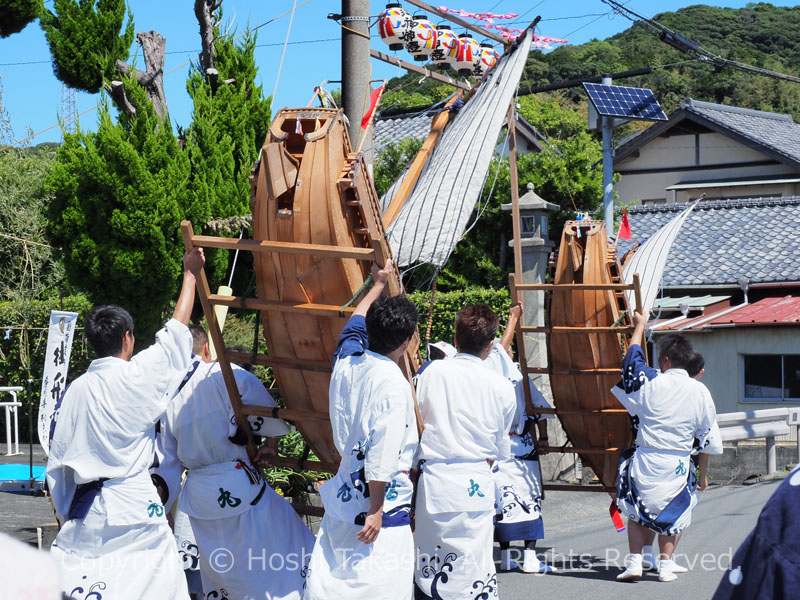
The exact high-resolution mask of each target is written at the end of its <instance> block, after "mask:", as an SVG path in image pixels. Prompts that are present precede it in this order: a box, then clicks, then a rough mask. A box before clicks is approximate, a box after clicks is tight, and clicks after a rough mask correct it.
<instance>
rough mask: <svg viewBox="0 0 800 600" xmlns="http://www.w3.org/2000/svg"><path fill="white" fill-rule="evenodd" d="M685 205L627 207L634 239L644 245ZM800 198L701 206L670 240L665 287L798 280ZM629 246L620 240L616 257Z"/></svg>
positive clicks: (730, 202) (733, 284) (758, 199)
mask: <svg viewBox="0 0 800 600" xmlns="http://www.w3.org/2000/svg"><path fill="white" fill-rule="evenodd" d="M684 208H685V206H684V205H674V204H670V205H660V206H656V207H650V206H647V207H642V206H632V207H630V208H629V209H628V219H629V221H630V226H631V232H632V236H633V239H634V240H636V239H639V240H643V239H644V238H647V237H649V236H651V235H652V234H653V233H655V231H656V230H658V228H660V227H661V226H663V225H665V224H666V223H667V222H668V221H669V220H670V219H672V218H673V217H675V216H676V215H677V214H678V212H680V211H681V210H683V209H684ZM798 223H800V196H791V197H786V198H753V199H749V200H725V201H717V202H712V201H708V202H702V201H701V202H700V204H698V205H697V207H696V208H695V209H694V210H693V211H692V213H691V214H690V215H689V217H688V218H687V219H686V222H685V223H684V224H683V227H682V228H681V230H680V233H679V234H678V237H677V238H676V239H675V243H674V244H673V246H672V249H671V251H670V253H669V257H668V258H667V264H666V267H665V269H664V278H663V286H664V287H665V288H683V287H704V286H712V285H730V286H737V285H738V280H739V279H741V278H747V279H749V280H750V282H751V283H767V282H784V281H792V282H797V281H800V236H798V235H797V224H798ZM629 247H630V242H627V241H626V240H620V242H619V248H620V255H622V253H624V252H625V250H627V249H628V248H629Z"/></svg>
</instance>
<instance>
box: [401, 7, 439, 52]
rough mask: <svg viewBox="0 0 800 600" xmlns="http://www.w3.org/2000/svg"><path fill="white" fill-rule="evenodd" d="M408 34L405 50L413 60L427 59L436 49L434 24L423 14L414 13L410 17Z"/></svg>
mask: <svg viewBox="0 0 800 600" xmlns="http://www.w3.org/2000/svg"><path fill="white" fill-rule="evenodd" d="M409 34H410V35H408V36H407V38H408V41H407V42H406V50H408V52H409V54H411V55H412V56H413V57H414V60H418V61H426V60H428V58H429V57H430V55H431V54H433V51H434V50H436V26H435V25H434V24H433V23H432V22H431V21H430V19H428V17H426V16H425V15H424V14H416V15H414V17H413V18H412V19H411V28H410V29H409Z"/></svg>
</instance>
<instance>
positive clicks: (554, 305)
mask: <svg viewBox="0 0 800 600" xmlns="http://www.w3.org/2000/svg"><path fill="white" fill-rule="evenodd" d="M579 229H580V236H579V235H578V231H579ZM615 260H616V259H615V258H614V257H613V254H610V253H609V250H608V243H607V240H606V232H605V225H604V224H603V223H602V222H596V221H592V222H588V223H587V222H585V221H576V222H568V223H567V224H566V225H565V226H564V233H563V234H562V237H561V245H560V248H559V252H558V261H557V263H556V267H555V272H554V274H553V283H554V284H555V286H556V287H555V289H554V290H553V291H552V296H551V300H550V307H549V311H548V320H549V325H550V327H572V328H575V327H595V328H597V327H610V326H612V325H614V324H615V323H617V320H618V319H619V317H620V312H621V310H620V300H619V299H618V297H617V296H616V295H615V293H614V292H613V291H609V290H570V289H566V288H559V287H558V286H559V284H575V283H583V284H611V283H617V281H615V280H614V278H613V277H612V270H614V272H615V273H616V272H619V270H618V269H612V267H613V266H614V265H613V264H612V263H610V261H615ZM549 339H550V344H549V352H550V373H551V374H550V385H551V387H552V391H553V400H554V403H555V406H556V409H557V410H559V411H562V410H563V411H565V412H566V411H569V414H561V415H559V419H560V421H561V423H562V425H563V427H564V430H565V432H566V434H567V437H568V438H569V440H570V442H571V443H572V445H573V446H574V447H576V448H592V449H617V450H613V451H608V452H598V453H595V452H593V453H591V454H590V453H586V454H580V457H581V461H582V462H583V463H584V464H587V465H589V466H591V467H592V469H593V470H594V472H595V473H596V474H597V477H598V478H599V480H600V483H602V484H603V485H604V486H613V485H614V483H615V481H616V472H617V463H618V461H619V455H620V452H621V451H622V450H624V449H625V448H627V447H629V446H630V445H631V444H632V443H633V439H632V433H631V420H630V416H629V415H628V414H627V413H607V412H595V413H588V412H583V411H599V410H604V409H621V408H622V406H621V404H620V403H619V401H618V400H617V399H616V398H615V397H614V396H613V395H612V394H611V392H610V390H611V388H612V387H613V386H614V385H615V384H616V383H617V382H618V381H619V379H620V375H619V369H620V367H621V363H622V348H623V345H624V339H623V338H622V336H621V334H618V333H614V332H611V331H607V332H604V331H597V330H594V331H591V332H587V333H581V332H578V333H575V332H574V331H570V332H569V333H567V332H565V331H559V330H558V329H555V330H553V331H552V332H551V334H550V338H549ZM603 369H612V371H610V372H600V373H597V372H594V373H593V372H592V371H598V370H603ZM580 371H589V373H580Z"/></svg>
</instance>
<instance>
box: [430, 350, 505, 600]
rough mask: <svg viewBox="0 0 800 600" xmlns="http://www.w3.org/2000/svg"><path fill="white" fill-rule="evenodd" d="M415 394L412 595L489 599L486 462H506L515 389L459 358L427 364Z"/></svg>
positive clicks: (471, 359)
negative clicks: (418, 420) (418, 435)
mask: <svg viewBox="0 0 800 600" xmlns="http://www.w3.org/2000/svg"><path fill="white" fill-rule="evenodd" d="M417 394H418V401H419V408H420V412H421V414H422V422H423V425H424V431H423V433H422V439H421V440H420V445H419V450H418V452H417V457H418V459H419V460H420V465H421V466H420V469H421V474H420V479H419V485H418V489H417V502H416V513H415V514H416V517H415V523H416V529H415V532H414V541H415V543H416V546H417V564H416V572H415V577H414V582H415V584H416V586H417V594H418V596H419V597H429V598H434V599H436V600H451V599H453V600H455V599H461V598H469V597H484V598H490V597H491V598H494V597H496V596H497V576H496V573H495V564H494V559H493V556H492V549H493V544H492V533H493V520H494V504H495V491H494V490H495V488H494V482H493V480H492V474H491V469H490V466H489V463H488V462H487V461H488V460H492V461H494V460H508V459H509V457H510V439H509V435H508V434H509V431H510V429H511V424H512V420H513V417H514V412H515V410H516V394H515V392H514V386H513V385H512V384H511V382H509V381H508V380H507V379H506V378H505V377H503V376H502V375H500V374H498V373H496V372H494V371H492V370H491V369H489V368H487V367H486V366H485V364H484V363H483V361H481V359H480V358H478V357H477V356H473V355H471V354H463V353H460V354H457V355H456V356H455V357H454V358H450V359H447V360H437V361H434V362H432V363H431V364H430V365H429V366H428V367H427V368H426V369H425V371H424V372H423V373H422V375H421V376H420V378H419V380H418V383H417ZM482 594H484V595H483V596H481V595H482Z"/></svg>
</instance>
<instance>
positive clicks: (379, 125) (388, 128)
mask: <svg viewBox="0 0 800 600" xmlns="http://www.w3.org/2000/svg"><path fill="white" fill-rule="evenodd" d="M437 112H439V111H438V108H433V107H431V108H423V109H421V110H418V111H414V112H408V113H403V114H399V115H393V116H387V117H384V116H381V115H378V116H377V117H375V123H374V126H373V135H374V137H375V149H376V150H382V149H383V148H384V146H386V145H387V144H390V143H395V142H399V141H400V140H403V139H405V138H408V137H415V138H417V139H425V138H426V137H427V135H428V133H429V132H430V130H431V121H433V117H435V116H436V113H437Z"/></svg>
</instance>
